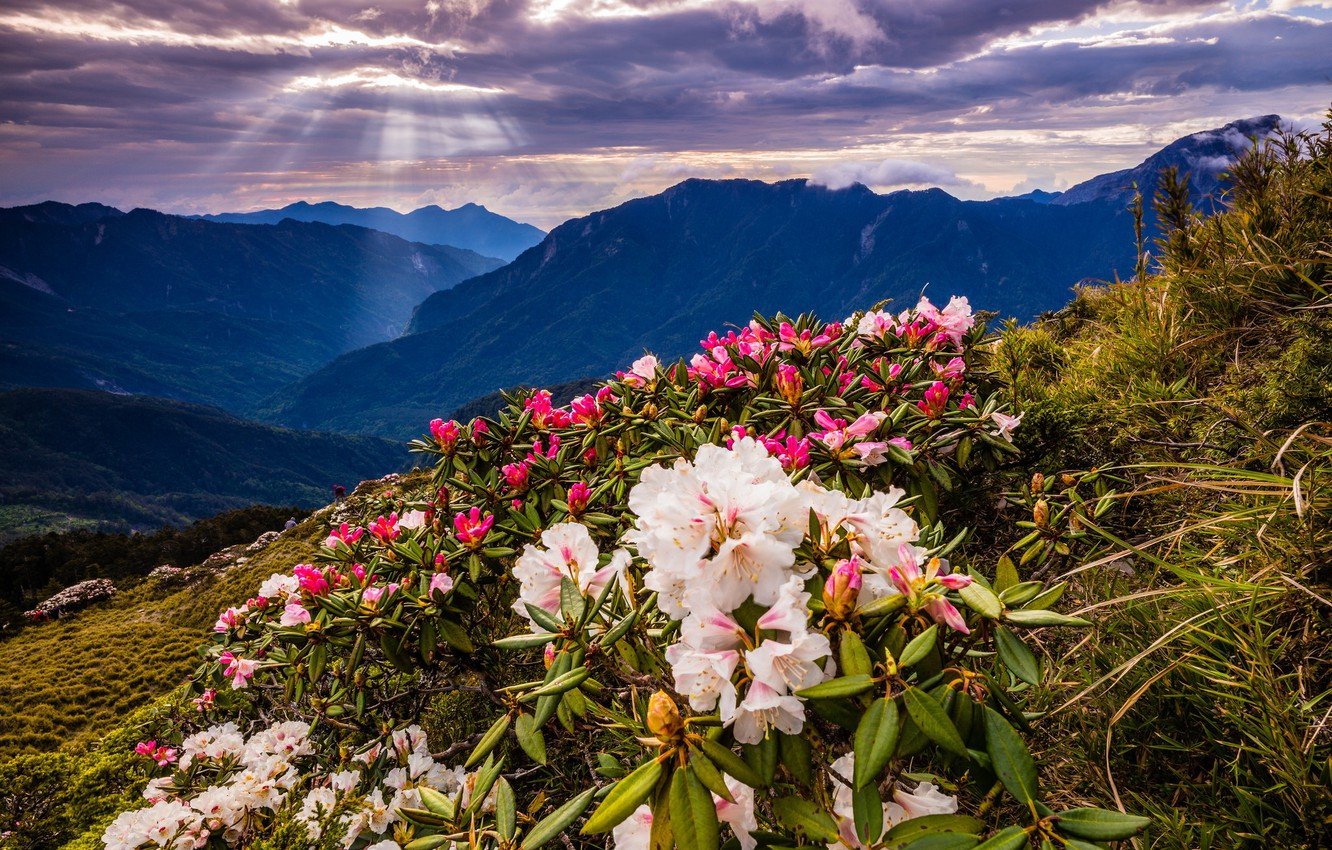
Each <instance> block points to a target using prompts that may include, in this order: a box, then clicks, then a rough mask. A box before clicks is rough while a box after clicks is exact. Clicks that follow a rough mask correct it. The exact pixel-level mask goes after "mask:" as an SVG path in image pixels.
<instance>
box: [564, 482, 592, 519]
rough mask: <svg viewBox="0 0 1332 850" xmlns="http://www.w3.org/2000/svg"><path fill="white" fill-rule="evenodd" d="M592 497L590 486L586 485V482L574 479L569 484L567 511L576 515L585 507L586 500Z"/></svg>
mask: <svg viewBox="0 0 1332 850" xmlns="http://www.w3.org/2000/svg"><path fill="white" fill-rule="evenodd" d="M591 498H592V488H591V487H588V486H587V483H586V482H583V481H575V482H574V483H573V484H571V485H570V486H569V494H568V504H569V513H571V514H573V515H574V516H578V515H579V514H581V513H582V512H583V511H584V510H586V509H587V503H588V500H589V499H591Z"/></svg>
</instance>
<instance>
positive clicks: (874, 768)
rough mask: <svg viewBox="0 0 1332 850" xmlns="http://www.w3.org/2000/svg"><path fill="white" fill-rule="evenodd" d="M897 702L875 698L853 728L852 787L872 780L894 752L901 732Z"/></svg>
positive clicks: (860, 786)
mask: <svg viewBox="0 0 1332 850" xmlns="http://www.w3.org/2000/svg"><path fill="white" fill-rule="evenodd" d="M901 729H902V727H901V723H899V721H898V712H897V702H896V701H895V700H891V699H887V698H883V699H876V700H875V701H874V703H873V704H872V705H870V707H869V710H867V711H866V712H865V715H864V716H863V717H862V718H861V719H860V724H859V725H857V726H856V734H855V738H854V743H853V747H854V752H855V754H856V766H855V777H854V778H853V779H852V784H853V785H854V786H855V787H856V788H863V787H865V785H867V784H869V783H870V782H872V781H873V780H874V778H875V777H877V776H878V775H879V772H880V771H881V770H883V768H884V765H886V764H888V760H889V759H890V758H892V757H893V753H894V752H895V751H896V750H897V736H898V734H899V733H900V732H901Z"/></svg>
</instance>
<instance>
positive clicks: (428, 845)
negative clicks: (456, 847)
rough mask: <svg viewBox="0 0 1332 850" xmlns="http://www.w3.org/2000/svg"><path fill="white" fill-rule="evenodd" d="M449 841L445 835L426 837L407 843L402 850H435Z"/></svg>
mask: <svg viewBox="0 0 1332 850" xmlns="http://www.w3.org/2000/svg"><path fill="white" fill-rule="evenodd" d="M449 840H450V839H449V837H448V836H447V835H427V836H424V837H422V838H417V839H413V840H412V841H409V842H407V846H406V847H404V848H403V850H435V848H437V847H443V846H444V845H445V844H448V843H449Z"/></svg>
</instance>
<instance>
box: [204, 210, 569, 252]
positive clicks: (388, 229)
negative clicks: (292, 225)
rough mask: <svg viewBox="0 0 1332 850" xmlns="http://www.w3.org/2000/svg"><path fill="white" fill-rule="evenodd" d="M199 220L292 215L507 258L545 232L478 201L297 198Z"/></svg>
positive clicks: (254, 220) (249, 220) (252, 220)
mask: <svg viewBox="0 0 1332 850" xmlns="http://www.w3.org/2000/svg"><path fill="white" fill-rule="evenodd" d="M196 218H201V219H204V220H207V221H220V222H227V223H231V224H281V223H282V222H283V221H285V220H287V219H291V220H292V221H317V222H321V223H323V224H354V225H357V226H359V227H369V228H372V229H374V230H381V231H383V232H384V233H392V234H393V235H394V236H400V237H402V238H403V239H406V240H408V241H410V242H421V243H423V244H426V245H451V246H454V247H457V248H467V249H470V250H472V251H476V252H477V253H478V254H484V255H485V256H488V257H499V258H500V259H503V260H505V261H508V260H512V259H513V258H514V257H517V256H518V255H519V254H521V253H522V252H523V251H525V250H527V249H528V248H531V247H532V246H533V245H536V244H537V243H538V242H540V241H541V239H542V238H543V237H544V236H545V235H546V233H545V231H544V230H541V229H540V228H537V227H533V226H532V225H530V224H524V223H522V222H519V221H514V220H513V219H511V218H505V217H504V216H502V215H499V214H497V213H493V212H491V211H490V210H488V209H486V208H485V207H483V206H481V205H479V204H463V205H462V206H460V207H458V208H457V209H452V210H446V209H444V208H443V207H439V206H435V205H431V206H428V207H421V208H420V209H418V210H413V211H411V212H409V213H400V212H398V211H397V210H391V209H389V208H387V207H370V208H368V209H358V208H357V207H349V206H346V205H345V204H338V203H334V202H333V201H322V202H320V203H317V204H311V203H308V202H306V201H297V202H296V203H294V204H288V205H287V206H285V207H283V208H282V209H277V210H256V211H254V212H244V213H217V214H214V215H202V216H196Z"/></svg>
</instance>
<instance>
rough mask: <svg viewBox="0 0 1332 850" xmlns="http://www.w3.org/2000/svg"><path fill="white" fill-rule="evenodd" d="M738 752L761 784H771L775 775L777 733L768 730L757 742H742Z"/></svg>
mask: <svg viewBox="0 0 1332 850" xmlns="http://www.w3.org/2000/svg"><path fill="white" fill-rule="evenodd" d="M740 752H741V753H742V754H743V755H744V758H745V761H746V762H748V763H749V766H750V767H752V768H754V772H755V773H757V774H758V776H759V779H761V780H763V784H764V785H771V784H772V779H773V777H774V776H776V775H777V733H776V732H769V733H768V734H767V735H766V736H764V738H763V740H762V741H759V742H758V743H757V744H742V745H741V747H740Z"/></svg>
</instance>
